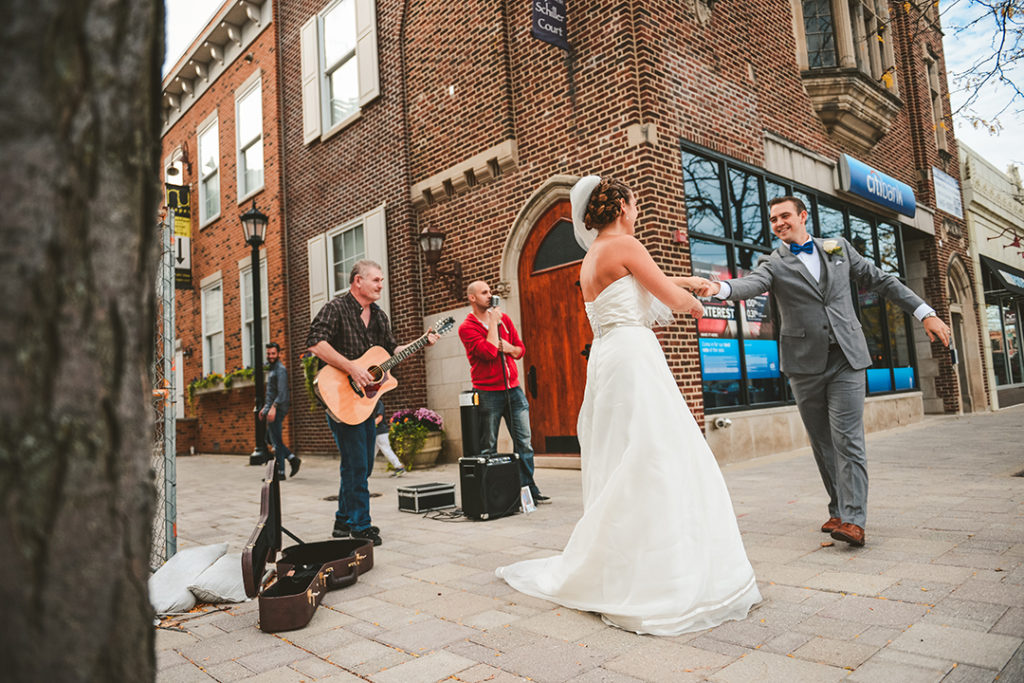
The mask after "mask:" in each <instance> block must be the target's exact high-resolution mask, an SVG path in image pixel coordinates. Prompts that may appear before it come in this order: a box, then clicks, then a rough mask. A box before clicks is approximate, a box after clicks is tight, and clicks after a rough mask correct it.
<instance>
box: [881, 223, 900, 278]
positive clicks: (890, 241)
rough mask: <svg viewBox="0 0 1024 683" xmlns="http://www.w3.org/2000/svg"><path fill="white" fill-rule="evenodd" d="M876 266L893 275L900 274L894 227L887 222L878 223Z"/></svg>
mask: <svg viewBox="0 0 1024 683" xmlns="http://www.w3.org/2000/svg"><path fill="white" fill-rule="evenodd" d="M878 256H879V260H878V267H879V268H881V269H882V270H884V271H885V272H887V273H892V274H893V275H899V274H900V257H899V251H898V250H897V247H896V229H895V228H894V227H893V226H891V225H889V224H888V223H879V224H878Z"/></svg>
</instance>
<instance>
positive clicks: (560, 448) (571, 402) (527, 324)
mask: <svg viewBox="0 0 1024 683" xmlns="http://www.w3.org/2000/svg"><path fill="white" fill-rule="evenodd" d="M570 216H571V214H570V209H569V202H568V201H565V200H562V201H559V202H557V203H556V204H554V205H553V206H552V207H551V208H550V209H548V210H547V211H546V212H545V213H544V214H543V215H542V216H541V217H540V219H539V220H538V221H537V224H536V225H534V227H533V230H531V232H530V235H529V236H528V237H527V238H526V243H525V244H524V245H523V250H522V253H521V254H520V256H519V290H520V294H521V310H522V327H523V341H524V342H525V344H526V356H525V357H524V358H523V370H524V376H523V378H522V380H521V383H522V386H523V390H524V391H525V392H526V396H527V398H528V399H529V401H530V425H531V428H532V432H533V449H534V451H535V452H536V453H538V454H542V455H578V454H579V452H580V444H579V440H578V439H577V436H576V416H577V415H578V414H579V409H580V404H581V403H582V402H583V388H584V386H585V385H586V381H587V359H586V357H585V356H584V352H585V351H588V350H589V348H590V341H591V338H592V335H591V332H590V324H589V323H588V322H587V314H586V312H585V311H584V309H583V295H582V293H581V291H580V286H579V276H580V261H582V260H583V257H584V255H585V252H584V251H583V249H581V248H580V246H579V245H578V244H577V243H576V240H575V238H574V237H573V232H572V218H571V217H570Z"/></svg>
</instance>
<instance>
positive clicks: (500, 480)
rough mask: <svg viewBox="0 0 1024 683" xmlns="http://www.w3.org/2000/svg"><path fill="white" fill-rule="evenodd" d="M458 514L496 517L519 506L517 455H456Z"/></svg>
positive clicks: (487, 517) (519, 487)
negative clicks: (459, 508)
mask: <svg viewBox="0 0 1024 683" xmlns="http://www.w3.org/2000/svg"><path fill="white" fill-rule="evenodd" d="M459 482H460V487H461V489H462V513H463V514H464V515H466V516H467V517H470V518H472V519H496V518H498V517H504V516H505V515H511V514H512V513H514V512H516V511H517V510H518V509H519V505H520V503H519V500H520V498H519V491H520V489H521V488H522V487H521V485H520V483H519V455H518V454H516V453H497V454H493V455H475V456H471V457H468V458H459Z"/></svg>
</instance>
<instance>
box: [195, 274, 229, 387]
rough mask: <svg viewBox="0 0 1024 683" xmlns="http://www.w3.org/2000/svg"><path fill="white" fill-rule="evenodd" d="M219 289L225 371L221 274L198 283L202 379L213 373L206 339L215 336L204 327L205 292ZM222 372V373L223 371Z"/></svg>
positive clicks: (209, 276) (225, 367) (222, 352)
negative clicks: (211, 335)
mask: <svg viewBox="0 0 1024 683" xmlns="http://www.w3.org/2000/svg"><path fill="white" fill-rule="evenodd" d="M217 286H219V287H220V346H221V348H220V355H221V358H224V368H223V370H226V369H227V358H225V357H224V346H225V344H224V278H223V277H222V275H221V272H220V271H219V270H218V271H217V272H216V273H213V274H212V275H208V276H206V277H204V278H203V280H202V282H201V283H200V295H199V317H200V321H201V323H202V331H201V334H202V351H201V353H202V354H203V377H206V376H207V375H209V374H210V373H211V372H214V370H213V368H212V367H211V365H212V364H211V358H210V356H209V354H208V353H206V337H207V336H208V335H210V334H216V331H211V330H208V329H207V327H206V291H207V290H209V289H213V288H214V287H217ZM223 370H222V371H223Z"/></svg>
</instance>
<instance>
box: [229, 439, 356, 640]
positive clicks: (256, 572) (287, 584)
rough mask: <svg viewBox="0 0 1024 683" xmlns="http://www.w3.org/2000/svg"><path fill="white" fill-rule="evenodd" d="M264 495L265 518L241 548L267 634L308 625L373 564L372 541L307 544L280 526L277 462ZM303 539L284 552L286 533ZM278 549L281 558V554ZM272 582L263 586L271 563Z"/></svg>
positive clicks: (244, 576) (248, 590)
mask: <svg viewBox="0 0 1024 683" xmlns="http://www.w3.org/2000/svg"><path fill="white" fill-rule="evenodd" d="M260 495H261V497H260V519H259V523H258V524H257V525H256V528H255V529H253V532H252V535H251V536H250V537H249V542H248V543H247V544H246V546H245V549H244V550H243V551H242V580H243V582H244V584H245V594H246V595H248V596H249V597H250V598H257V599H258V600H259V614H260V623H259V626H260V629H261V630H263V631H266V632H268V633H275V632H277V631H291V630H294V629H297V628H303V627H304V626H305V625H306V624H308V623H309V620H310V619H312V618H313V613H314V612H316V608H317V606H318V605H319V604H320V601H321V600H323V597H324V593H326V592H327V591H329V590H334V589H336V588H344V587H345V586H351V585H352V584H353V583H355V582H356V580H357V579H358V578H359V575H360V574H363V573H365V572H368V571H369V570H370V569H372V568H373V541H368V540H364V539H361V538H343V539H335V540H330V541H319V542H317V543H303V542H302V540H301V539H299V538H298V537H297V536H295V534H293V533H291V532H290V531H288V530H287V529H285V528H284V527H283V526H282V525H281V482H280V480H279V479H278V478H277V476H276V463H275V462H274V460H273V459H271V460H270V462H268V463H267V469H266V475H265V478H264V480H263V489H262V491H261V494H260ZM282 532H283V533H286V534H288V536H289V537H291V538H292V539H294V540H295V541H297V542H298V545H293V546H289V547H287V548H285V549H284V550H283V551H282V550H281V533H282ZM278 552H281V557H280V558H278V556H277V555H278ZM275 561H276V567H277V572H276V576H275V577H274V578H273V580H272V581H271V582H270V583H269V584H267V585H266V586H264V585H263V577H264V574H265V573H266V568H267V565H268V564H271V563H275Z"/></svg>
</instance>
